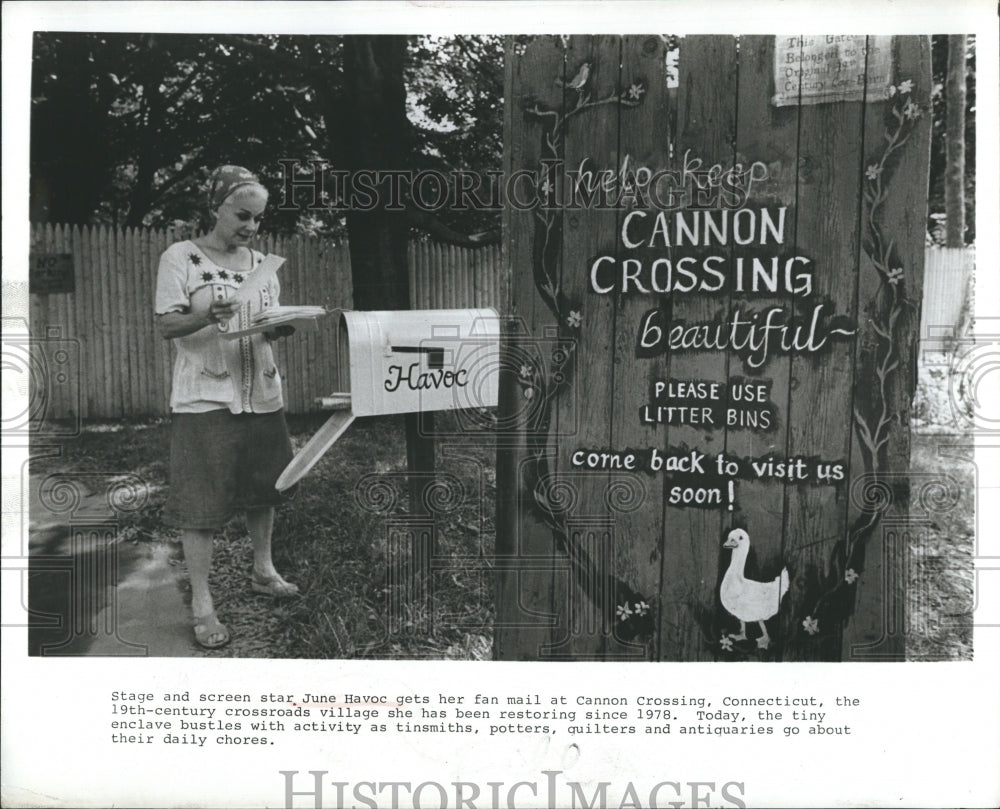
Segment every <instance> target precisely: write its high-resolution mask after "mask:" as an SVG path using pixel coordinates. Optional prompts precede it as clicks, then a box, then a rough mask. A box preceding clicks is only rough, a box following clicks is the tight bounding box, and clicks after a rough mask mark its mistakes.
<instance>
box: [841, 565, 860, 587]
mask: <svg viewBox="0 0 1000 809" xmlns="http://www.w3.org/2000/svg"><path fill="white" fill-rule="evenodd" d="M857 580H858V572H857V571H856V570H855V569H854V568H852V567H849V568H847V570H845V571H844V581H846V582H847V583H848V584H854V582H856V581H857Z"/></svg>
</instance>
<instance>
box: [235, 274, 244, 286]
mask: <svg viewBox="0 0 1000 809" xmlns="http://www.w3.org/2000/svg"><path fill="white" fill-rule="evenodd" d="M233 280H234V281H235V282H236V283H237V284H242V283H243V274H242V273H236V274H235V275H234V276H233Z"/></svg>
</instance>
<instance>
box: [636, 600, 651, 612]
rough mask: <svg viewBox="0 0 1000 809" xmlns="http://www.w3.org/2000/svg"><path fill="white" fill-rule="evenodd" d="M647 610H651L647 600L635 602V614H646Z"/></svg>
mask: <svg viewBox="0 0 1000 809" xmlns="http://www.w3.org/2000/svg"><path fill="white" fill-rule="evenodd" d="M647 612H649V604H647V603H646V602H645V601H636V602H635V614H636V615H645V614H646V613H647Z"/></svg>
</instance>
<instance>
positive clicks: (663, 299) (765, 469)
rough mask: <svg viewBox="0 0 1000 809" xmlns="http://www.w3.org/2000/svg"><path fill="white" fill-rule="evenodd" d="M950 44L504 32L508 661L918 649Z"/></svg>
mask: <svg viewBox="0 0 1000 809" xmlns="http://www.w3.org/2000/svg"><path fill="white" fill-rule="evenodd" d="M792 39H794V40H795V41H794V42H793V41H792ZM929 48H930V43H929V41H928V40H927V39H926V38H923V37H915V36H906V37H902V36H901V37H884V36H880V37H867V38H866V37H832V38H826V37H797V38H789V37H783V38H775V37H767V36H748V37H742V38H740V39H739V40H737V39H736V38H734V37H728V36H698V37H685V38H680V39H678V38H672V37H658V36H648V37H647V36H636V37H628V36H627V37H607V36H601V37H590V36H583V37H513V38H510V39H509V40H508V43H507V54H506V58H507V62H506V77H505V79H506V103H505V110H506V122H505V133H504V137H505V141H504V142H505V167H504V168H505V171H506V172H507V176H508V177H511V176H515V175H517V176H519V177H522V178H523V177H532V178H534V180H535V187H534V188H535V197H534V198H533V204H531V205H525V204H524V195H523V194H519V196H518V200H517V204H516V205H515V204H511V205H509V206H508V207H507V210H506V211H505V237H504V242H505V256H506V261H507V264H508V266H509V267H510V272H511V277H510V296H509V303H508V306H507V309H506V311H505V313H504V314H505V315H506V316H507V318H506V325H505V335H504V340H503V345H502V349H501V364H502V367H503V370H502V372H501V390H500V406H501V411H500V415H499V423H500V425H501V428H502V431H503V432H502V434H501V436H500V438H499V447H498V453H499V455H498V466H497V477H498V486H497V488H498V506H497V569H498V572H499V583H498V591H497V592H498V605H497V613H498V618H497V631H496V649H497V654H498V656H499V657H501V658H503V659H563V658H572V659H659V660H720V661H724V660H748V659H752V660H846V659H879V660H884V659H900V658H901V655H902V626H903V624H902V623H901V622H899V621H898V620H896V619H898V617H899V615H900V614H901V610H902V605H903V598H902V586H903V584H902V583H903V580H904V572H903V570H902V561H901V557H900V556H899V554H898V553H897V551H898V549H897V548H896V546H895V540H894V539H892V537H894V536H895V535H896V534H897V533H898V531H896V529H895V528H893V529H892V530H891V531H890V530H888V529H887V528H886V526H887V525H889V526H890V527H891V525H895V523H894V522H893V521H894V520H899V519H902V518H903V517H904V516H905V514H906V508H907V498H908V492H909V479H908V478H907V475H906V472H907V465H908V453H909V435H908V423H909V422H908V415H907V408H908V395H909V391H910V390H912V384H913V373H914V370H913V368H912V367H911V365H910V358H911V356H913V352H912V351H911V349H912V347H913V345H914V340H915V339H916V335H917V333H918V328H917V326H918V324H917V318H918V313H919V307H918V306H917V305H916V302H918V301H919V299H920V290H921V284H922V273H923V265H922V262H923V258H922V251H923V240H924V215H923V213H924V212H923V208H924V206H925V205H926V187H927V174H928V144H929V137H930V135H929V116H928V110H929V104H930V94H931V84H930V58H929V54H930V50H929ZM678 51H679V53H678ZM675 64H676V72H675V71H674V68H673V65H675ZM668 66H670V67H669V68H668ZM848 85H850V86H849V87H848ZM886 537H889V538H888V539H886Z"/></svg>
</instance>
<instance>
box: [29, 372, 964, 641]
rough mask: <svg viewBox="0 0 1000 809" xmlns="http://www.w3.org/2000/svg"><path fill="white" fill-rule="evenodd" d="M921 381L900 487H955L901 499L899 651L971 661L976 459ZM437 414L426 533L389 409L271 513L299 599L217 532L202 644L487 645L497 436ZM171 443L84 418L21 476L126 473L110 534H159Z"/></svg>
mask: <svg viewBox="0 0 1000 809" xmlns="http://www.w3.org/2000/svg"><path fill="white" fill-rule="evenodd" d="M934 383H935V380H934V379H931V380H930V383H928V382H927V380H922V384H924V387H925V394H924V396H923V398H922V399H919V400H918V407H917V414H918V416H920V415H922V418H921V419H920V420H918V421H917V425H918V429H917V431H916V432H915V434H914V436H913V444H912V463H911V469H912V471H913V472H914V473H916V474H915V477H914V487H913V488H914V492H915V493H918V492H919V490H920V488H921V484H922V482H924V481H932V482H933V481H937V482H939V483H943V484H944V486H945V487H950V488H951V490H952V491H953V492H955V493H956V497H955V498H953V499H952V500H949V499H948V498H941V499H935V497H934V488H933V486H932V487H931V489H929V490H927V491H930V493H931V496H930V498H929V499H928V500H927V501H926V502H925V503H924V505H927V503H931V504H932V506H933V507H932V508H931V509H930V510H929V511H928V510H926V509H924V508H923V506H922V505H921V502H920V500H919V497H918V496H915V497H914V503H913V508H912V510H911V516H912V518H913V528H914V529H915V530H911V540H912V541H911V547H910V551H911V556H910V561H911V564H910V566H909V568H908V595H907V597H908V607H909V622H908V635H907V656H908V658H909V659H912V660H942V659H970V658H971V656H972V605H973V577H974V570H973V553H974V516H973V515H974V512H973V498H974V473H973V469H974V467H973V464H972V459H971V450H969V449H961V448H957V449H956V448H955V446H956V445H962V444H966V445H967V444H969V443H971V442H970V440H969V439H968V436H966V435H964V434H963V433H962V432H961V430H960V429H958V428H957V427H956V426H955V424H954V422H952V423H950V424H948V425H947V426H946V428H944V429H942V428H941V425H939V424H938V425H935V424H934V423H933V422H934V419H932V418H930V417H929V416H928V412H929V411H933V410H934V409H935V408H934V407H928V401H929V400H928V397H927V394H926V387H927V384H931V386H932V387H933V385H934ZM935 389H936V388H935ZM931 404H933V402H931ZM937 409H939V410H941V411H942V412H944V410H945V408H943V406H942V407H938V408H937ZM948 412H949V413H950V410H949V411H948ZM324 419H325V414H320V415H319V416H313V417H298V418H290V419H289V427H290V430H291V432H292V440H293V444H295V445H296V449H297V448H298V447H300V446H301V445H302V444H303V443H304V442H305V441H306V440H307V439H308V438H309V436H311V435H312V434H313V432H315V430H316V429H317V428H318V427H319V425H320V424H321V423H322V422H323V420H324ZM437 419H438V422H437V424H438V427H439V429H441V430H442V431H450V432H453V433H454V432H460V433H461V434H460V435H458V437H456V438H440V439H439V441H438V461H437V471H438V478H439V479H441V480H444V481H446V482H447V483H448V484H449V485H450V486H451V489H452V492H453V493H455V492H458V495H457V496H454V497H448V496H445V497H443V498H438V499H437V500H436V501H435V502H436V503H437V505H439V506H443V508H441V509H439V512H440V513H438V514H436V515H435V519H434V520H433V521H431V524H432V526H433V529H431V528H430V526H429V525H428V522H427V521H426V520H424V521H423V522H421V521H420V520H419V519H418V520H416V521H415V520H414V518H412V517H410V513H409V512H410V508H409V506H410V504H409V495H408V491H407V486H406V478H405V471H406V450H405V434H404V426H403V421H402V418H401V417H389V418H379V419H361V420H358V421H357V422H355V424H354V425H352V426H351V428H350V429H349V430H348V431H347V432H346V433H345V434H344V436H343V437H342V438H341V439H340V441H338V443H337V444H336V445H334V447H333V448H332V449H331V450H330V451H329V452H328V453H327V454H326V455H325V456H324V457H323V459H322V460H321V461H320V462H319V463H318V464H317V465H316V467H315V468H314V469H313V470H312V471H311V472H310V473H309V475H307V476H306V477H305V478H303V480H302V481H301V482H300V483H299V485H298V489H297V491H296V493H295V495H294V498H293V499H292V500H291V501H290V502H288V503H287V504H285V505H283V506H282V507H280V508H279V509H278V511H277V514H276V520H275V530H274V550H275V562H276V564H277V566H278V569H279V570H280V571H281V572H282V573H284V574H285V575H286V576H287V577H288V578H289V579H290V580H292V581H295V582H296V583H297V584H298V585H299V586H300V588H301V589H302V592H303V597H302V598H301V599H298V600H295V601H290V602H282V603H272V602H270V601H268V600H266V599H262V598H261V597H255V596H254V595H253V594H252V593H251V592H250V590H249V587H248V586H247V584H248V578H249V574H250V568H251V561H252V553H251V548H250V541H249V537H248V536H247V534H246V530H245V526H244V525H243V522H242V519H241V518H235V519H234V520H232V521H231V522H230V523H229V524H228V525H226V526H225V527H224V528H223V529H222V530H221V531H220V532H219V533H218V535H217V537H216V542H215V560H214V567H213V573H212V580H211V582H212V589H213V593H214V594H215V596H216V602H217V604H218V605H219V607H220V614H222V615H223V616H224V619H225V621H226V623H227V625H228V626H229V627H230V629H231V630H233V642H232V644H231V645H230V647H228V648H227V649H226V650H224V651H222V652H214V653H206V654H208V655H218V654H225V655H227V656H228V655H234V656H237V657H272V658H373V659H378V658H392V659H399V658H431V659H443V658H452V659H473V660H482V659H489V658H490V657H491V647H492V626H493V619H494V614H495V611H494V581H493V575H492V567H491V563H490V560H491V559H492V555H493V547H494V537H495V526H494V503H495V495H496V480H495V450H494V441H493V439H492V436H490V435H489V434H488V433H483V432H474V431H466V432H461V431H457V430H455V429H454V427H455V425H456V417H455V416H454V415H453V414H438V416H437ZM938 421H940V419H938ZM168 452H169V422H168V421H166V420H156V421H151V422H144V423H129V424H114V425H110V424H109V425H101V424H95V425H89V426H88V427H87V428H86V429H85V430H84V432H83V433H82V434H81V435H80V436H79V437H77V438H75V439H72V440H67V441H65V442H64V443H63V445H62V451H61V453H60V454H59V455H58V456H53V457H44V458H39V459H37V460H34V461H33V462H32V474H33V476H35V477H36V480H37V477H38V476H39V475H41V474H45V473H51V472H55V471H63V472H77V473H81V472H86V473H99V474H101V475H107V476H108V477H112V476H115V475H125V474H133V475H137V476H138V477H140V478H141V479H142V480H143V481H144V482H145V484H146V488H147V491H148V494H149V498H148V501H147V503H146V504H145V507H144V508H142V509H140V510H137V511H132V512H122V513H121V514H120V515H119V516H120V520H119V525H120V532H119V533H120V536H121V537H122V538H123V539H125V540H130V541H134V542H142V541H159V540H165V539H171V538H176V534H171V533H170V531H169V529H165V528H164V527H163V524H162V520H161V514H162V509H163V504H164V501H165V495H166V474H167V457H168ZM921 475H923V477H921ZM371 484H374V487H371ZM937 491H943V489H940V488H939V489H938V490H937ZM438 493H439V494H440V491H439V492H438ZM414 537H417V538H421V537H426V539H424V540H423V541H424V542H433V544H434V547H435V553H434V555H433V560H432V563H431V564H430V569H429V570H428V565H427V564H420V562H419V558H420V557H419V556H418V557H414V555H413V554H412V553H411V552H410V551H408V550H407V548H409V547H411V546H412V545H413V544H414V543H413V538H414ZM418 544H419V542H418ZM177 554H178V557H179V556H180V549H179V545H178V546H177Z"/></svg>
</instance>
